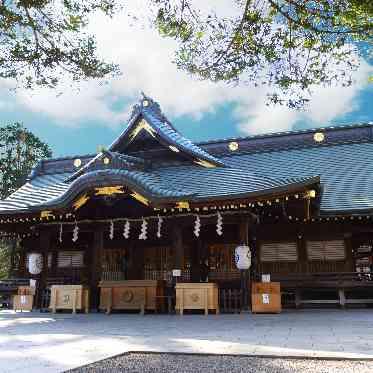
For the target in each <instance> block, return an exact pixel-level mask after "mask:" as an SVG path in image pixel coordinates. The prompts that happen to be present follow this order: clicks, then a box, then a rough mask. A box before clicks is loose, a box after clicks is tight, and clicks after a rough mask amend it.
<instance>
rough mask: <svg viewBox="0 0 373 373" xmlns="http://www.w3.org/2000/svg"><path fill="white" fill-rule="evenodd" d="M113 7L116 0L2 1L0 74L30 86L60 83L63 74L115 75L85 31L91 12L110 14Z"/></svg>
mask: <svg viewBox="0 0 373 373" xmlns="http://www.w3.org/2000/svg"><path fill="white" fill-rule="evenodd" d="M115 10H116V7H115V4H114V0H84V1H81V0H62V1H56V0H18V1H13V0H2V1H1V2H0V78H5V79H9V78H11V79H16V80H17V81H18V83H19V85H22V86H25V87H27V88H32V87H35V86H37V85H41V86H49V87H56V85H57V84H58V82H59V80H60V78H61V76H65V75H68V76H70V77H72V79H73V80H82V79H88V78H104V77H106V76H108V75H109V74H111V73H116V72H117V70H118V68H117V66H116V65H114V64H111V63H106V62H104V61H103V60H101V59H100V58H99V57H98V56H97V47H96V42H95V38H94V37H93V36H92V35H87V34H85V32H84V27H85V26H86V25H87V22H88V16H89V15H90V14H91V13H93V12H95V11H101V12H104V13H105V14H107V15H108V16H112V15H113V13H114V12H115Z"/></svg>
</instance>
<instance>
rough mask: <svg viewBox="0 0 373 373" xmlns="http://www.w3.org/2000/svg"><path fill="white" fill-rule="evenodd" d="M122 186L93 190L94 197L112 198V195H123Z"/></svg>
mask: <svg viewBox="0 0 373 373" xmlns="http://www.w3.org/2000/svg"><path fill="white" fill-rule="evenodd" d="M123 193H124V190H123V186H122V185H117V186H108V187H101V188H95V195H96V196H112V195H113V194H123Z"/></svg>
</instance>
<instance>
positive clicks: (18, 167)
mask: <svg viewBox="0 0 373 373" xmlns="http://www.w3.org/2000/svg"><path fill="white" fill-rule="evenodd" d="M51 156H52V152H51V150H50V148H49V146H48V145H47V144H45V143H44V142H42V141H41V140H40V139H39V138H37V137H36V136H35V135H34V134H32V133H31V132H30V131H28V130H27V129H26V128H24V127H23V126H22V125H21V124H20V123H14V124H9V125H7V126H4V127H1V128H0V198H1V199H4V198H6V197H7V196H8V195H9V194H11V193H12V192H14V191H15V190H16V189H18V188H19V187H21V186H22V185H23V184H24V182H25V180H26V178H27V175H28V174H29V173H30V171H31V169H32V168H33V167H34V166H35V165H36V163H37V162H38V161H40V160H41V159H43V158H48V157H51ZM13 247H17V242H15V241H14V240H10V239H3V240H0V279H1V278H6V277H7V276H8V275H9V270H10V267H11V266H10V260H11V249H12V248H13Z"/></svg>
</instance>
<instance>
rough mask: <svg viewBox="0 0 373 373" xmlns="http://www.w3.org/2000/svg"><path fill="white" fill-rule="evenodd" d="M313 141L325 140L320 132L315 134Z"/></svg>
mask: <svg viewBox="0 0 373 373" xmlns="http://www.w3.org/2000/svg"><path fill="white" fill-rule="evenodd" d="M313 139H314V141H316V142H323V141H324V140H325V135H324V134H323V133H322V132H315V133H314V135H313Z"/></svg>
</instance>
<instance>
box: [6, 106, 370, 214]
mask: <svg viewBox="0 0 373 373" xmlns="http://www.w3.org/2000/svg"><path fill="white" fill-rule="evenodd" d="M136 110H137V113H141V114H142V115H144V117H145V118H146V119H147V120H148V121H149V122H151V123H152V125H153V126H154V128H157V131H158V130H159V131H160V133H161V134H162V136H169V138H170V139H171V140H172V141H173V142H174V143H178V144H179V146H181V144H182V143H183V141H184V140H181V139H183V138H182V136H181V135H178V134H177V132H176V130H175V129H174V128H173V126H172V125H171V124H170V123H168V121H167V120H166V119H165V118H163V117H162V115H163V114H161V112H160V111H159V112H158V111H157V110H155V109H154V107H153V108H152V109H149V106H145V107H138V108H137V109H136ZM136 110H135V112H136ZM133 118H134V117H133ZM163 127H164V128H163ZM315 131H321V132H323V133H324V134H325V140H324V141H322V142H320V143H317V142H315V141H314V138H313V135H314V132H315ZM175 134H176V135H175ZM123 139H124V140H125V139H126V132H124V133H123V134H122V135H121V137H120V138H119V139H118V140H117V141H116V142H114V143H113V144H112V146H111V147H110V150H109V151H108V152H106V153H103V154H101V155H99V156H97V157H93V156H85V157H82V161H83V164H84V165H85V166H83V167H82V168H81V169H80V170H79V171H78V172H76V171H75V169H74V167H73V158H66V159H61V160H47V161H43V162H42V163H41V164H40V165H39V166H38V167H37V168H36V169H35V172H34V173H33V175H32V178H31V179H30V180H29V181H28V182H27V183H26V184H25V185H24V186H23V187H22V188H20V189H19V190H18V191H16V192H15V193H13V194H12V195H11V196H10V197H8V198H7V199H6V200H5V201H1V202H0V213H2V214H7V213H12V212H25V211H35V210H38V209H39V210H41V209H48V208H49V209H52V208H59V207H63V206H69V204H70V205H71V202H72V201H73V200H74V198H76V197H77V196H78V194H79V193H81V192H83V191H84V190H86V189H91V188H93V187H95V186H105V185H126V186H128V187H129V188H130V189H132V190H135V191H137V192H139V193H141V194H143V195H144V196H145V197H146V198H148V199H149V200H150V201H153V202H160V203H161V202H162V201H177V200H188V201H205V200H219V199H220V200H221V199H230V198H231V199H232V198H241V197H245V198H258V197H259V196H264V195H268V194H270V193H273V192H276V193H282V192H287V191H293V190H295V189H296V188H298V189H299V188H304V187H305V186H311V185H312V186H313V185H315V184H318V183H320V186H321V190H322V194H321V201H320V212H321V214H334V213H335V214H339V213H358V212H359V213H360V212H363V213H370V212H371V211H373V188H372V185H373V162H371V160H372V159H373V125H369V124H362V125H357V126H349V127H342V128H331V129H328V128H325V129H322V130H310V131H301V132H294V133H285V134H274V135H272V136H270V135H265V136H257V137H254V138H245V139H242V138H240V139H236V140H237V142H238V143H239V148H238V150H237V151H230V150H229V147H228V145H229V142H231V141H233V140H234V139H230V140H227V141H220V142H219V141H213V142H208V143H201V144H200V146H197V145H190V144H189V143H188V142H186V143H185V147H186V148H188V147H189V150H190V149H194V150H193V152H194V154H199V155H201V154H205V153H206V154H207V155H208V156H209V157H213V159H214V160H215V159H216V160H217V161H218V162H219V164H224V167H215V168H204V167H200V166H199V165H195V164H190V163H185V162H178V163H177V164H176V165H172V166H171V165H168V166H165V164H164V163H160V164H157V163H156V162H153V163H152V164H151V165H150V166H149V165H148V163H147V161H143V160H142V159H141V158H139V157H137V156H133V155H136V154H132V155H131V156H128V155H126V154H119V153H117V152H116V151H117V150H118V149H117V145H118V144H122V145H123V141H124V140H123ZM171 140H170V141H171ZM185 141H188V140H185ZM193 146H196V149H195V148H193ZM202 148H204V149H205V150H203V149H202ZM190 151H192V150H190ZM105 154H106V155H108V156H110V157H111V159H112V162H110V164H109V165H104V164H103V162H102V161H101V158H102V157H103V156H104V155H105ZM208 159H210V158H208Z"/></svg>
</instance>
